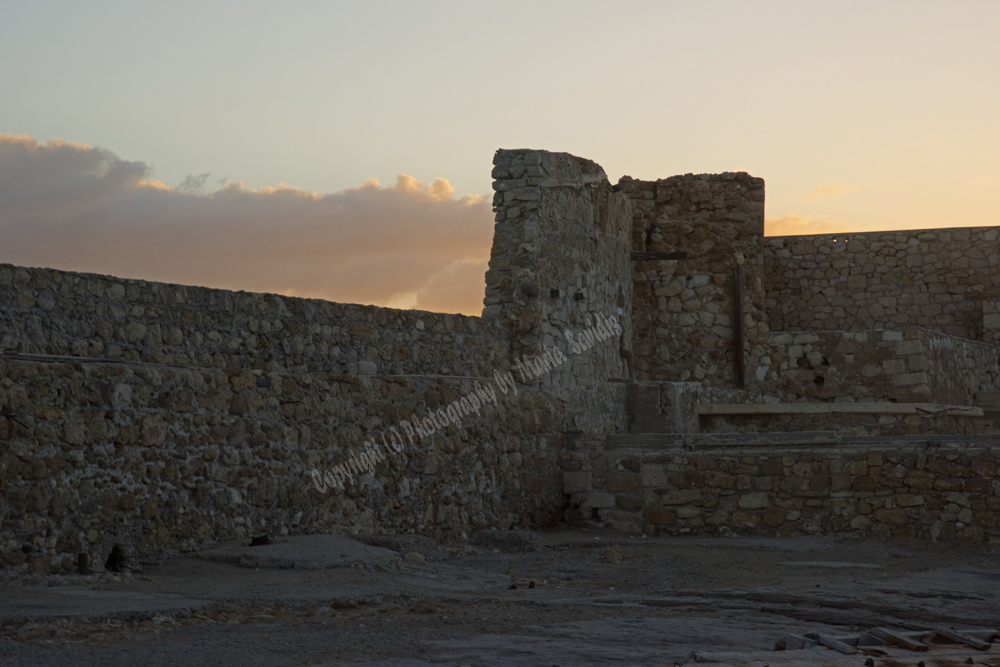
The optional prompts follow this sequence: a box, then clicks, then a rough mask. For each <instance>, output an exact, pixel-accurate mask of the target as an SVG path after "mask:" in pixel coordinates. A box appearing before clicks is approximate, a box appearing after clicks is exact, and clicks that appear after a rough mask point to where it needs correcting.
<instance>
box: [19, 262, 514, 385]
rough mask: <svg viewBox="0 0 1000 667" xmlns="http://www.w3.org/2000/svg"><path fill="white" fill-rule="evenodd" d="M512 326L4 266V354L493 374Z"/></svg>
mask: <svg viewBox="0 0 1000 667" xmlns="http://www.w3.org/2000/svg"><path fill="white" fill-rule="evenodd" d="M507 350H508V341H507V332H506V330H503V329H497V328H496V327H494V326H493V324H492V323H491V322H487V321H485V320H483V319H482V318H479V317H468V316H465V315H444V314H440V313H428V312H423V311H415V310H395V309H392V308H378V307H375V306H359V305H353V304H339V303H331V302H328V301H321V300H317V299H299V298H295V297H287V296H279V295H276V294H256V293H251V292H230V291H226V290H217V289H208V288H204V287H186V286H183V285H170V284H166V283H155V282H147V281H144V280H127V279H124V278H115V277H113V276H99V275H94V274H87V273H71V272H66V271H56V270H52V269H29V268H24V267H16V266H11V265H9V264H0V353H4V352H7V353H10V352H17V353H22V354H46V355H69V356H77V357H97V358H107V359H116V360H126V361H146V362H152V363H163V364H174V365H177V366H200V367H214V368H236V367H244V368H254V369H261V370H267V371H272V372H294V373H345V374H356V373H363V374H369V375H371V374H375V373H383V374H400V375H403V374H431V375H460V376H461V375H465V376H480V375H489V374H491V373H492V372H493V369H494V368H499V369H503V368H506V364H507V357H508V355H507Z"/></svg>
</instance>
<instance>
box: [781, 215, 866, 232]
mask: <svg viewBox="0 0 1000 667" xmlns="http://www.w3.org/2000/svg"><path fill="white" fill-rule="evenodd" d="M851 231H854V232H857V231H863V230H859V229H858V228H857V225H855V226H854V227H852V226H850V225H846V224H844V223H843V222H837V221H836V220H825V219H823V218H816V217H814V216H811V215H798V214H797V213H790V214H788V215H786V216H784V217H781V218H768V217H765V218H764V236H801V235H805V234H837V233H840V232H851Z"/></svg>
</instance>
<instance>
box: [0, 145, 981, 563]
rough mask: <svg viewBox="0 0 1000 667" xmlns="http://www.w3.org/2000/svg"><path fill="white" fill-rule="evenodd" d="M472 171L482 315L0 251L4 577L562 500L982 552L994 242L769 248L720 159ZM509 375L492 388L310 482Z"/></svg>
mask: <svg viewBox="0 0 1000 667" xmlns="http://www.w3.org/2000/svg"><path fill="white" fill-rule="evenodd" d="M493 175H494V178H495V179H496V180H495V183H494V190H495V191H496V194H495V197H494V210H495V212H496V227H495V234H494V241H493V248H492V252H491V258H490V265H489V271H488V273H487V275H486V283H487V287H486V294H485V299H484V309H483V315H482V317H467V316H461V315H449V314H436V313H425V312H419V311H400V310H394V309H389V308H377V307H372V306H359V305H348V304H335V303H328V302H324V301H319V300H314V299H297V298H292V297H283V296H277V295H266V294H250V293H245V292H229V291H225V290H214V289H208V288H201V287H186V286H180V285H166V284H160V283H151V282H147V281H141V280H124V279H120V278H115V277H111V276H97V275H89V274H77V273H69V272H63V271H57V270H52V269H40V268H26V267H17V266H11V265H0V566H2V567H6V568H12V569H14V570H17V571H23V572H35V573H39V574H44V573H50V572H68V571H72V570H75V569H79V568H80V564H81V563H90V564H91V565H92V566H93V567H95V568H99V567H100V566H101V565H103V563H104V561H105V559H107V558H108V555H109V553H111V551H112V550H113V549H114V547H116V546H117V547H119V548H120V550H123V551H124V552H125V553H126V554H127V556H128V557H129V558H133V559H138V560H140V561H151V560H155V559H157V558H160V557H162V556H163V555H164V554H166V553H169V552H171V551H175V550H178V549H198V548H201V547H202V546H204V545H207V544H211V543H213V542H216V541H218V540H225V539H234V538H238V539H246V538H247V537H248V536H249V535H251V534H253V533H254V532H258V531H266V532H268V533H271V534H275V535H283V534H298V533H313V532H333V533H357V532H359V531H371V532H415V533H424V534H431V535H433V536H435V537H436V538H438V539H443V540H450V541H460V540H462V539H463V536H467V535H468V534H469V531H472V530H474V529H477V528H484V527H496V528H498V529H503V528H510V527H514V526H521V527H529V528H530V527H542V526H546V525H551V524H552V523H553V522H555V521H558V520H560V519H570V520H574V521H575V520H598V521H601V522H603V523H605V524H607V525H611V526H614V527H617V528H621V529H624V530H630V531H636V532H638V531H640V530H643V531H646V532H647V533H650V532H670V533H678V534H681V533H688V532H691V533H709V532H711V533H712V534H719V533H720V532H726V531H729V532H754V533H762V534H781V535H790V534H802V533H818V532H822V533H831V534H843V535H852V536H874V537H880V538H889V537H916V538H921V539H941V540H950V539H955V540H967V541H976V542H983V541H986V542H991V541H992V542H995V541H996V540H997V539H998V532H997V520H998V519H997V517H998V514H997V512H998V511H1000V507H998V505H997V502H998V500H997V499H998V498H1000V487H998V481H997V469H996V467H997V458H996V456H997V455H996V451H997V446H996V441H995V439H994V438H992V436H989V435H987V434H989V433H993V432H994V431H995V427H994V426H993V424H994V422H995V419H996V416H998V415H1000V370H998V362H1000V347H998V345H997V339H998V337H1000V333H998V332H1000V314H998V307H997V303H998V301H1000V291H998V290H997V288H998V287H1000V272H998V270H997V269H996V266H997V265H998V263H1000V260H998V259H997V258H998V256H1000V255H998V249H997V239H996V231H995V230H994V229H978V230H968V229H966V230H961V229H956V230H931V231H925V232H891V233H876V234H854V235H826V236H821V237H803V238H794V239H793V238H772V239H764V238H763V216H764V183H763V181H762V180H761V179H759V178H755V177H753V176H750V175H748V174H745V173H726V174H719V175H698V176H695V175H691V174H688V175H685V176H677V177H672V178H668V179H662V180H658V181H637V180H634V179H631V178H628V177H625V178H623V179H621V181H620V182H619V183H618V184H617V185H614V186H613V185H612V184H610V183H609V182H608V180H607V177H606V175H605V173H604V171H603V169H601V167H600V166H599V165H597V164H595V163H594V162H591V161H589V160H584V159H581V158H577V157H574V156H572V155H568V154H566V153H550V152H546V151H534V150H524V149H516V150H500V151H498V152H497V154H496V156H495V158H494V170H493ZM676 252H683V253H686V254H685V255H684V256H683V259H679V258H676V257H678V256H674V257H675V258H674V259H666V258H663V257H660V256H659V255H663V254H666V253H676ZM740 295H742V299H743V301H742V302H738V301H736V298H737V297H738V296H740ZM618 308H621V309H622V310H623V312H624V320H625V341H626V346H627V347H630V348H632V349H633V350H634V352H635V357H636V371H637V375H638V379H639V380H640V382H639V383H635V382H630V381H629V380H628V379H627V378H626V370H625V365H624V363H623V362H622V360H621V359H620V358H619V354H618V333H619V332H618V331H617V327H616V325H615V324H614V320H615V319H616V316H615V313H616V310H617V309H618ZM585 332H589V334H595V333H596V334H598V335H597V336H596V338H594V337H588V335H589V334H586V333H585ZM740 332H742V338H741V337H740ZM574 341H576V342H578V341H586V342H587V344H585V345H577V346H576V347H577V348H578V349H577V350H576V351H574V345H573V342H574ZM741 341H742V343H743V348H742V349H743V353H742V357H739V356H738V353H737V350H738V349H739V343H740V342H741ZM553 350H558V351H559V352H560V353H561V354H558V355H555V357H554V356H552V352H553ZM546 355H548V356H546ZM563 357H565V359H563ZM543 358H545V359H547V361H546V362H545V364H542V365H539V364H540V363H541V360H542V359H543ZM557 358H558V359H559V360H558V361H557ZM528 363H530V364H531V365H533V367H534V368H535V369H536V370H539V373H538V375H537V376H536V377H525V376H522V375H521V372H520V368H521V367H522V366H524V365H525V364H528ZM543 367H544V368H543ZM740 369H742V370H743V377H744V381H743V382H742V383H741V382H739V381H738V376H739V373H738V371H739V370H740ZM506 373H512V376H513V377H514V378H516V379H517V382H516V389H517V393H516V395H515V394H514V392H513V391H510V392H509V393H507V394H504V395H502V396H498V401H497V405H496V406H492V405H491V406H489V407H484V408H483V409H482V410H481V411H480V413H479V414H477V415H466V416H465V417H464V418H463V419H462V421H461V425H459V424H458V423H453V424H450V425H448V426H446V427H442V429H441V430H439V431H438V432H436V433H435V434H434V435H433V436H430V437H428V438H425V439H423V440H416V441H414V442H412V443H409V444H408V447H407V448H405V449H403V450H402V451H400V452H393V453H391V455H389V456H387V457H386V458H385V460H382V461H380V462H379V464H378V465H377V467H376V469H375V471H374V473H366V474H359V475H357V476H356V477H355V478H353V480H352V481H351V482H350V483H349V484H348V485H347V487H346V488H345V489H344V490H343V491H333V492H330V491H327V492H325V493H324V492H321V491H320V490H319V489H318V488H317V487H316V486H314V485H313V482H312V478H311V475H310V470H312V469H325V468H328V467H329V466H331V465H336V464H339V463H341V462H343V461H345V460H346V459H349V458H351V457H353V456H354V455H356V454H358V452H359V451H360V449H361V447H362V442H363V441H364V440H365V439H366V438H372V437H375V436H376V434H377V433H380V432H383V431H384V430H385V429H387V428H388V427H390V426H393V425H395V424H398V423H399V421H400V420H401V419H407V418H409V417H411V416H414V415H416V416H422V415H426V414H428V413H429V412H430V411H431V410H437V409H438V408H440V407H442V406H445V405H448V404H451V403H452V402H453V401H455V400H456V399H457V398H458V397H460V396H465V395H468V394H469V393H470V392H474V391H477V390H482V389H483V388H484V387H486V386H491V387H492V386H497V385H495V384H494V383H495V381H496V380H495V378H496V375H499V374H506ZM983 406H985V407H986V408H987V411H984V410H983ZM990 415H994V416H993V417H990ZM799 432H801V433H799ZM806 432H808V433H806ZM797 433H798V434H797ZM948 434H963V435H961V436H958V435H955V436H954V437H962V438H966V439H967V440H963V441H962V442H961V444H959V445H953V444H947V443H946V444H942V443H943V442H944V441H942V440H935V439H934V438H945V440H947V438H949V437H952V436H950V435H948ZM850 437H854V438H861V439H859V440H855V441H851V442H848V441H847V440H845V438H850ZM907 437H917V438H923V437H927V438H929V439H928V440H926V441H921V442H910V441H900V440H898V438H907ZM698 438H703V439H704V438H709V440H698ZM740 438H743V439H742V440H741V439H740ZM864 438H868V439H867V440H865V439H864ZM713 439H714V440H713ZM948 442H951V441H948ZM698 443H702V444H704V443H708V445H705V446H706V447H708V449H706V450H705V451H692V448H695V449H696V448H697V447H699V446H701V445H699V444H698ZM712 443H715V444H712ZM718 443H723V444H725V445H726V446H725V447H722V448H720V447H719V446H716V445H718ZM734 443H735V444H734ZM740 443H742V444H740ZM769 443H770V444H769ZM817 443H818V444H817ZM709 445H711V446H709ZM818 446H822V447H825V448H824V449H817V447H818ZM741 447H744V448H747V449H746V450H745V451H742V450H741V449H740V448H741ZM749 448H753V449H749Z"/></svg>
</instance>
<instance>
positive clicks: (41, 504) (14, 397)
mask: <svg viewBox="0 0 1000 667" xmlns="http://www.w3.org/2000/svg"><path fill="white" fill-rule="evenodd" d="M518 387H519V392H518V394H517V396H516V397H515V396H514V395H513V393H512V392H511V393H509V394H507V395H503V394H500V393H499V392H498V395H497V398H498V405H497V406H496V407H493V406H492V405H491V406H490V407H487V408H483V409H482V410H481V413H480V415H479V416H476V415H474V414H473V415H470V416H468V417H466V418H465V419H464V422H463V425H462V427H461V428H460V427H459V426H457V425H454V424H453V425H450V426H447V427H446V429H445V430H444V432H442V433H438V434H437V435H434V436H433V437H432V438H428V439H425V440H422V441H418V442H417V443H416V444H414V445H410V444H409V443H405V444H406V446H405V447H404V449H403V450H402V452H401V453H397V454H392V455H390V456H389V457H388V458H387V460H384V461H382V462H380V463H378V464H377V466H376V471H375V473H374V474H373V475H365V476H363V477H360V476H355V477H354V481H353V482H351V483H348V484H347V488H346V490H335V491H327V492H326V493H325V494H324V493H319V492H318V491H317V490H316V488H315V487H314V486H313V484H312V481H311V477H310V476H309V475H308V471H309V470H310V469H312V468H314V467H315V468H322V467H326V468H328V467H329V466H330V465H333V464H337V463H341V462H343V461H344V459H345V457H349V456H352V455H353V454H356V453H358V452H359V451H363V444H362V442H363V440H365V439H368V438H372V437H375V438H376V439H377V437H378V434H379V433H380V432H381V430H382V429H384V428H387V427H388V426H396V427H397V428H398V422H399V420H400V419H403V418H407V417H410V416H418V417H424V416H426V415H427V413H428V410H430V409H436V408H439V407H443V406H444V405H446V404H447V403H449V402H451V401H453V400H455V399H456V398H458V397H459V396H463V395H465V394H467V393H468V392H469V391H472V390H473V389H474V384H473V383H472V382H471V381H464V380H457V379H423V378H419V377H418V378H413V377H409V378H369V377H356V376H344V375H294V374H284V373H271V372H266V371H258V370H250V369H247V368H236V369H221V368H203V369H195V368H166V367H153V366H149V365H142V364H127V363H103V362H101V363H68V364H67V363H36V362H31V361H17V360H10V359H8V358H5V357H2V356H0V415H3V416H0V568H2V567H5V566H6V567H9V568H14V569H18V570H29V571H32V572H36V573H48V572H60V571H70V570H74V569H75V568H76V563H77V559H78V557H79V554H81V553H84V554H87V555H88V557H89V559H90V563H91V564H92V566H93V567H95V568H97V569H100V567H102V566H103V564H104V561H105V559H106V558H107V556H108V554H109V553H110V551H111V549H112V548H113V546H114V545H115V544H118V545H121V546H122V547H123V548H124V549H125V550H126V552H127V553H128V554H129V555H130V556H131V557H134V558H137V559H139V560H140V561H144V562H149V561H151V560H154V559H155V558H157V557H158V556H161V555H163V554H165V553H169V552H173V551H176V550H178V549H192V548H195V547H197V546H198V545H202V544H206V543H210V542H214V541H216V540H222V539H234V538H239V539H246V538H247V537H248V536H249V535H251V534H253V533H257V532H265V531H266V532H268V533H269V534H270V535H272V536H274V535H284V534H288V533H292V534H297V533H312V532H330V533H352V532H357V531H377V532H402V533H405V532H410V531H417V532H420V533H423V534H429V535H434V536H436V537H438V538H440V539H446V540H447V539H459V538H460V535H461V533H462V532H463V531H466V532H468V531H471V530H473V529H475V528H480V527H492V526H496V527H497V528H506V527H510V526H522V527H539V526H543V525H546V524H547V523H549V522H551V521H553V520H555V519H557V518H559V517H561V515H562V512H563V508H564V507H565V499H564V496H563V495H562V488H561V471H560V470H559V469H558V461H559V457H560V455H561V451H562V435H561V432H562V431H566V430H574V429H577V430H579V429H583V428H598V427H599V424H597V422H598V421H599V420H601V419H603V420H604V421H605V422H611V421H613V420H615V419H617V420H618V421H619V422H621V421H623V418H624V416H623V415H617V416H616V415H615V414H614V410H609V409H608V408H607V406H608V405H609V404H611V405H614V404H616V403H615V402H617V404H619V405H621V404H622V403H623V399H622V397H621V396H617V395H614V396H611V395H608V396H603V397H598V396H596V395H595V396H593V397H592V398H593V399H594V404H593V405H588V404H578V405H570V404H567V403H564V402H562V401H559V400H555V399H553V398H552V397H551V396H550V395H549V394H547V393H545V392H538V391H526V390H525V389H526V388H525V387H523V386H521V385H518ZM605 388H606V390H607V391H610V392H614V391H619V392H620V391H621V386H620V385H618V386H615V385H609V384H606V385H605ZM584 399H586V397H584ZM602 403H603V410H598V405H601V404H602ZM585 408H586V409H589V410H590V411H591V414H589V415H582V414H581V413H580V412H579V411H580V410H581V409H585ZM588 419H589V420H591V422H592V423H587V420H588ZM605 426H607V424H605Z"/></svg>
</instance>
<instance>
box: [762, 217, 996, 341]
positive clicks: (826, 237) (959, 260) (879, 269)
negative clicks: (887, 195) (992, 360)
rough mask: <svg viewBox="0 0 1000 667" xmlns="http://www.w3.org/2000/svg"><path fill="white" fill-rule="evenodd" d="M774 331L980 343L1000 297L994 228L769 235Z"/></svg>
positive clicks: (767, 259) (766, 257)
mask: <svg viewBox="0 0 1000 667" xmlns="http://www.w3.org/2000/svg"><path fill="white" fill-rule="evenodd" d="M764 252H765V255H764V264H765V267H766V269H767V271H766V276H767V302H766V303H767V310H768V314H769V317H770V321H771V327H772V329H775V330H787V331H815V330H827V329H844V330H847V331H861V330H865V329H874V328H877V327H880V326H883V325H893V326H896V327H899V328H902V327H905V326H919V327H923V328H926V329H932V330H934V331H940V332H942V333H946V334H951V335H954V336H961V337H963V338H971V339H974V340H983V305H982V302H983V300H984V299H987V300H989V299H992V300H994V301H995V300H996V299H997V297H998V295H1000V248H998V244H997V229H996V228H995V227H974V228H965V229H926V230H913V231H899V232H872V233H867V234H821V235H816V236H798V237H792V236H788V237H771V238H768V239H767V241H766V243H765V245H764Z"/></svg>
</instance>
